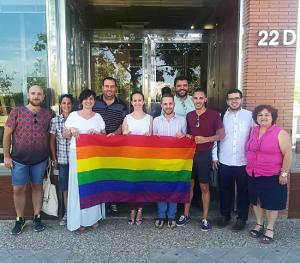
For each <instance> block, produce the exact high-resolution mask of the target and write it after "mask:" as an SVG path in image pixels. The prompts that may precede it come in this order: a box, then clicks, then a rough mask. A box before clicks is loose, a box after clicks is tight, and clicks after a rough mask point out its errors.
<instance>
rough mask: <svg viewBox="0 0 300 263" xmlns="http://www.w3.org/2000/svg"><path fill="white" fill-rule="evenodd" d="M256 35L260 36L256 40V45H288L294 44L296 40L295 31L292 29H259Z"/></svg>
mask: <svg viewBox="0 0 300 263" xmlns="http://www.w3.org/2000/svg"><path fill="white" fill-rule="evenodd" d="M281 35H282V37H283V38H282V39H283V40H282V42H279V37H280V36H281ZM258 36H259V37H260V38H259V40H258V43H257V45H258V46H279V45H283V46H290V45H293V44H295V42H296V38H297V37H296V32H295V31H294V30H289V29H285V30H281V31H279V30H271V31H267V30H260V31H259V32H258Z"/></svg>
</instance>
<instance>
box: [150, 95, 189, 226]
mask: <svg viewBox="0 0 300 263" xmlns="http://www.w3.org/2000/svg"><path fill="white" fill-rule="evenodd" d="M161 107H162V110H163V114H162V115H160V116H158V117H156V118H155V119H154V120H153V135H160V136H173V137H177V138H182V137H185V135H186V119H185V117H182V116H177V114H176V113H175V112H174V98H173V96H172V95H171V94H168V93H166V94H163V96H162V99H161ZM176 211H177V204H176V203H166V202H158V203H157V214H158V218H157V219H156V220H155V226H156V227H157V228H162V227H163V225H164V223H165V221H166V220H168V227H169V228H171V229H173V228H175V227H176V221H175V216H176Z"/></svg>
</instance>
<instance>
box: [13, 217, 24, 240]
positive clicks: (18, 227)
mask: <svg viewBox="0 0 300 263" xmlns="http://www.w3.org/2000/svg"><path fill="white" fill-rule="evenodd" d="M24 227H25V218H23V217H17V219H16V224H15V226H14V228H13V229H12V230H11V234H12V235H15V236H16V235H19V234H21V233H22V230H23V228H24Z"/></svg>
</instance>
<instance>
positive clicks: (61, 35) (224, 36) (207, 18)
mask: <svg viewBox="0 0 300 263" xmlns="http://www.w3.org/2000/svg"><path fill="white" fill-rule="evenodd" d="M297 22H298V0H287V1H278V0H268V1H262V0H223V1H222V0H185V1H183V0H164V1H161V0H149V1H148V0H147V1H141V0H132V1H122V0H115V1H108V0H86V1H84V0H26V1H24V0H13V1H12V0H2V1H1V3H0V24H1V27H0V39H1V41H0V43H1V49H0V89H1V94H0V138H1V145H0V148H1V147H2V135H3V127H4V123H5V121H6V119H7V115H8V114H9V112H10V109H11V108H12V107H14V106H16V105H25V104H26V103H27V97H26V96H27V91H28V88H29V87H30V86H31V85H32V84H39V85H41V86H42V87H43V88H44V89H45V92H46V101H45V106H46V107H48V108H51V109H53V110H54V111H56V112H58V97H59V95H60V94H63V93H71V94H73V95H74V96H75V97H76V96H78V95H79V93H80V91H81V90H82V89H84V88H90V89H93V90H95V91H96V92H97V93H100V90H101V80H102V78H103V77H105V76H108V75H109V76H114V77H115V78H116V79H117V81H118V96H119V97H121V98H122V99H123V100H124V101H126V102H127V103H129V97H130V96H129V95H130V93H131V92H132V91H133V90H141V91H143V93H144V94H145V98H146V104H147V108H148V110H149V111H151V109H152V107H153V106H154V105H155V103H158V102H159V101H160V97H161V93H160V90H161V88H162V87H163V86H170V87H171V88H173V81H174V78H175V77H176V76H178V75H186V76H188V77H189V79H190V80H191V83H190V86H191V89H193V88H195V87H199V86H201V87H202V88H205V89H206V90H207V93H208V98H209V102H208V106H209V107H212V108H215V109H218V110H220V111H221V110H224V109H225V108H226V102H225V94H226V92H227V91H228V90H229V89H230V88H235V87H238V88H239V89H241V90H242V91H243V93H244V95H245V107H246V108H247V109H249V110H252V109H253V108H254V107H255V106H256V105H258V104H261V103H267V104H271V105H273V106H275V107H276V108H278V110H279V119H278V124H279V125H280V126H283V127H284V128H285V129H286V130H287V131H289V133H290V134H291V136H292V137H293V142H294V145H295V151H294V159H295V161H294V164H293V169H292V172H293V176H292V177H291V182H290V191H289V209H288V215H289V216H290V217H300V206H299V205H297V202H296V196H297V191H298V190H300V174H299V172H300V164H299V163H297V160H299V158H297V152H299V151H300V138H299V134H300V127H299V126H300V124H299V123H300V116H299V114H300V111H299V108H300V106H298V105H300V88H299V86H297V85H296V89H295V70H296V38H297V34H296V32H297ZM297 145H299V146H298V147H296V146H297ZM2 153H3V151H2V149H0V163H3V155H2ZM9 185H10V176H9V171H8V170H6V169H5V168H4V166H3V165H2V166H1V167H0V188H1V189H0V193H1V194H0V195H3V196H2V198H3V197H4V198H6V197H5V196H7V198H11V196H12V194H11V190H10V188H9V187H7V186H9ZM2 200H3V199H2ZM9 200H10V199H9ZM4 206H5V207H3V209H2V208H1V209H0V217H2V218H5V217H6V218H8V217H12V216H14V212H13V202H12V200H10V201H8V202H7V203H6V204H5V205H4Z"/></svg>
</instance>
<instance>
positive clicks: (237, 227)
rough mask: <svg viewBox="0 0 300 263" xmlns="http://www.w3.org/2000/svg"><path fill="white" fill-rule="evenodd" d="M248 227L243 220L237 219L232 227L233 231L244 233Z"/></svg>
mask: <svg viewBox="0 0 300 263" xmlns="http://www.w3.org/2000/svg"><path fill="white" fill-rule="evenodd" d="M245 227H246V221H245V220H242V219H239V218H238V219H237V220H236V222H235V224H234V225H233V226H232V230H233V231H242V230H244V229H245Z"/></svg>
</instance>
